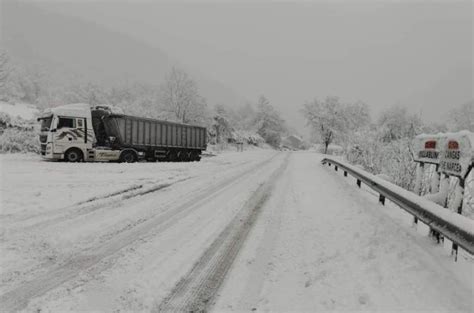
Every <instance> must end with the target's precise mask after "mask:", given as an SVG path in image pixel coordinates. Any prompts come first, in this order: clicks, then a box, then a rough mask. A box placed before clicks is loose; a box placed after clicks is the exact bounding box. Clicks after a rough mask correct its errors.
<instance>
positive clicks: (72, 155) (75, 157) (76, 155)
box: [64, 149, 84, 162]
mask: <svg viewBox="0 0 474 313" xmlns="http://www.w3.org/2000/svg"><path fill="white" fill-rule="evenodd" d="M64 159H65V160H66V161H68V162H81V161H82V160H83V159H84V156H83V155H82V151H81V150H79V149H69V150H68V151H66V153H65V154H64Z"/></svg>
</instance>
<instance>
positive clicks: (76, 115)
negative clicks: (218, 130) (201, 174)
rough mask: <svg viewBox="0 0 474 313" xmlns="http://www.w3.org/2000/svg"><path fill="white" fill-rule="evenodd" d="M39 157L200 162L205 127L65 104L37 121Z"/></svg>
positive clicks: (49, 111) (78, 160)
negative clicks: (39, 145)
mask: <svg viewBox="0 0 474 313" xmlns="http://www.w3.org/2000/svg"><path fill="white" fill-rule="evenodd" d="M38 121H39V122H41V131H40V135H39V139H40V144H41V155H42V156H43V158H45V159H49V160H65V161H69V162H81V161H84V162H107V161H111V162H113V161H117V162H127V163H133V162H137V161H139V160H147V161H175V162H178V161H199V160H200V159H201V153H202V151H203V150H205V149H206V145H207V138H206V134H207V131H206V128H205V127H201V126H195V125H188V124H181V123H174V122H168V121H161V120H156V119H151V118H144V117H137V116H130V115H125V114H123V113H122V112H117V111H116V110H115V111H114V110H113V109H112V108H111V107H109V106H95V107H91V106H90V105H89V104H82V103H80V104H67V105H62V106H58V107H55V108H52V109H49V110H47V111H45V112H44V113H43V114H42V115H41V116H40V117H39V118H38Z"/></svg>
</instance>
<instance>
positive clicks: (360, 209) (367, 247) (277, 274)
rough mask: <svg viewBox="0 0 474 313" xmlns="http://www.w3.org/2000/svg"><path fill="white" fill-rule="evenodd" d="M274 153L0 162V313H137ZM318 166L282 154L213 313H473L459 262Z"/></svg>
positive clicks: (243, 195) (468, 265)
mask: <svg viewBox="0 0 474 313" xmlns="http://www.w3.org/2000/svg"><path fill="white" fill-rule="evenodd" d="M286 155H287V154H285V153H277V152H275V151H272V150H252V151H245V152H243V153H239V152H226V153H222V154H219V155H218V156H215V157H206V158H203V160H202V161H201V162H199V163H137V164H108V163H81V164H70V163H62V162H44V161H41V160H40V159H39V158H38V157H36V156H32V155H2V156H0V164H1V166H2V168H1V171H0V173H1V190H0V191H1V195H2V199H1V204H2V208H1V213H0V226H1V233H0V249H1V252H2V253H1V256H0V268H1V272H0V279H1V281H2V284H1V285H0V306H2V307H4V308H6V309H7V310H8V308H18V309H24V310H26V311H43V312H64V311H117V312H118V311H134V312H136V311H145V312H148V311H150V310H151V309H152V308H154V307H156V304H159V303H160V302H161V301H162V300H163V298H164V297H166V296H167V295H168V293H169V292H170V291H171V290H172V289H173V288H174V286H175V285H176V283H177V282H178V281H180V279H181V278H182V277H183V276H184V275H186V273H188V271H189V270H190V269H191V268H192V267H193V265H194V264H195V262H196V261H197V260H199V259H200V258H201V256H202V253H203V251H205V250H206V248H208V247H209V246H210V245H211V243H212V242H213V241H214V240H215V239H216V238H217V236H218V235H219V234H220V233H221V232H222V230H223V229H224V228H225V227H226V226H227V225H228V224H229V223H230V222H231V221H232V219H233V218H234V217H235V216H236V214H237V212H239V210H240V208H242V207H243V206H244V205H245V203H246V202H247V199H249V198H250V197H251V195H252V194H253V193H254V191H255V190H257V189H258V188H259V186H261V185H262V184H263V183H264V182H266V181H267V180H268V179H269V177H270V176H271V175H272V173H274V171H275V170H276V169H277V168H279V167H280V166H281V164H282V162H283V160H284V158H285V157H286ZM321 158H322V156H321V155H319V154H316V153H310V152H300V153H292V154H291V155H290V159H289V163H288V167H287V169H286V171H285V172H284V173H283V175H282V176H281V178H280V179H278V180H277V181H276V182H275V184H276V185H275V189H274V191H273V193H272V194H271V195H270V197H269V198H268V200H267V203H266V204H265V205H264V206H263V208H262V213H261V215H260V216H259V219H258V220H257V222H256V224H255V225H254V227H253V230H252V231H251V232H250V235H249V237H248V239H247V242H246V243H245V244H244V247H243V249H242V250H241V252H240V254H239V256H238V257H237V259H236V260H235V262H234V264H233V266H232V268H231V271H230V272H229V273H228V275H227V278H226V280H225V281H224V285H223V286H222V289H221V291H220V296H219V297H218V299H217V303H216V306H215V307H214V310H215V311H218V312H221V311H242V310H243V311H250V310H252V309H256V310H257V311H261V310H264V311H279V312H288V311H311V312H314V311H328V310H332V311H381V310H389V311H399V310H402V311H403V310H409V311H419V310H426V311H430V312H431V311H436V310H438V311H472V301H471V300H472V297H471V296H472V289H473V286H472V283H470V282H472V281H471V280H469V275H466V273H473V267H472V262H465V260H464V259H462V261H463V262H464V263H462V262H461V261H460V262H458V263H453V262H452V261H451V259H450V257H449V252H447V253H444V252H443V251H440V249H439V247H434V246H433V244H432V243H431V242H430V240H429V239H427V237H426V236H420V235H419V234H416V232H415V231H414V230H413V229H412V228H411V227H410V226H409V224H404V223H403V222H400V221H399V220H397V216H398V215H396V214H400V212H403V211H402V210H401V209H399V208H396V207H391V206H390V204H388V203H387V206H385V207H382V206H380V205H378V204H377V198H376V197H373V196H372V195H371V194H367V193H365V191H364V188H363V190H362V191H361V190H360V189H359V188H357V187H356V186H355V182H354V180H353V179H350V178H344V177H343V176H342V174H341V171H339V172H335V171H334V169H333V167H331V168H328V167H324V166H321V165H320V160H321ZM378 179H379V180H380V181H381V182H380V183H381V184H382V183H387V184H388V182H386V181H384V180H383V179H382V178H378ZM444 211H447V210H444ZM393 212H395V213H393ZM394 214H395V215H394ZM461 263H462V264H463V265H462V266H461V267H459V266H458V265H461ZM25 298H26V302H25V303H22V302H21V301H22V299H25Z"/></svg>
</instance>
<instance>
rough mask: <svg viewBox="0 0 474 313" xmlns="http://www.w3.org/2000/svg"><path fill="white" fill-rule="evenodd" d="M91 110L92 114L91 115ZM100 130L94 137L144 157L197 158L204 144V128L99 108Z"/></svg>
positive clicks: (176, 159) (172, 159) (165, 158)
mask: <svg viewBox="0 0 474 313" xmlns="http://www.w3.org/2000/svg"><path fill="white" fill-rule="evenodd" d="M94 113H95V114H94ZM102 113H104V114H100V113H99V114H97V112H93V117H94V115H95V116H96V117H97V116H98V115H100V120H101V123H98V124H101V125H103V128H102V129H99V128H100V127H99V125H98V126H97V129H98V131H97V132H96V133H102V137H101V136H97V137H98V138H97V140H98V142H99V141H100V138H102V141H104V142H107V143H108V144H106V145H108V146H110V147H111V148H114V149H121V150H124V149H127V148H128V149H130V150H131V151H132V150H133V151H136V153H137V154H136V158H137V159H138V156H139V155H141V156H144V157H145V158H146V159H147V160H150V161H151V160H168V161H199V160H200V156H201V152H202V150H205V149H206V145H207V138H206V135H207V130H206V128H205V127H201V126H193V125H187V124H180V123H173V122H167V121H160V120H155V119H150V118H140V117H135V116H129V115H122V114H110V113H108V112H104V111H102Z"/></svg>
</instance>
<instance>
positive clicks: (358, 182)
mask: <svg viewBox="0 0 474 313" xmlns="http://www.w3.org/2000/svg"><path fill="white" fill-rule="evenodd" d="M360 184H361V181H360V179H357V186H359V188H360Z"/></svg>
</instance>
